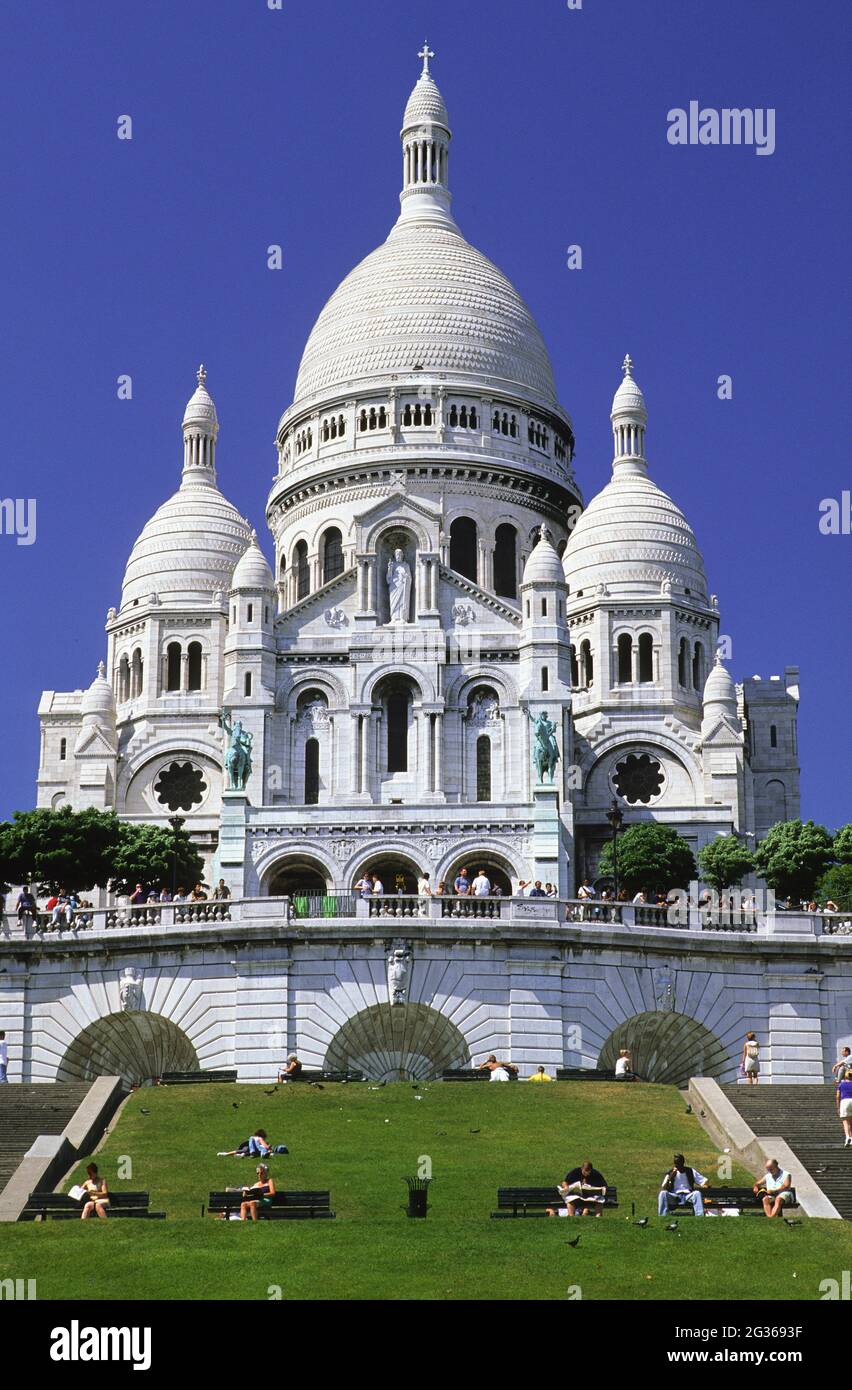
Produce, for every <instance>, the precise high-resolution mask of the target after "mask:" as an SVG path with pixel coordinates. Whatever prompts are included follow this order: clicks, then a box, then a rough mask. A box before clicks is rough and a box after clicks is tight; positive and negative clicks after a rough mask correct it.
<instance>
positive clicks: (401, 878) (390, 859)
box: [354, 849, 420, 893]
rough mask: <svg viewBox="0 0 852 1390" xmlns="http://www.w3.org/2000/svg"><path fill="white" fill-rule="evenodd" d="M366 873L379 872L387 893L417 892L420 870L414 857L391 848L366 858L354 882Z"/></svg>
mask: <svg viewBox="0 0 852 1390" xmlns="http://www.w3.org/2000/svg"><path fill="white" fill-rule="evenodd" d="M364 874H377V875H378V877H379V879H380V880H381V883H382V887H383V888H384V890H385V892H386V893H416V892H417V879H418V877H419V874H420V870H419V869H418V867H417V865H416V864H415V863H414V861H413V860H412V859H409V858H408V857H407V856H406V855H404V854H398V853H397V852H396V850H392V849H391V850H387V851H385V852H384V853H382V854H374V855H372V856H371V857H370V858H369V859H365V860H364V863H363V864H362V865H361V867H360V868H359V870H358V872H357V874H356V875H355V879H354V882H355V883H357V882H358V881H359V880H360V879H362V878H363V877H364Z"/></svg>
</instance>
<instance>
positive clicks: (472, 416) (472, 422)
mask: <svg viewBox="0 0 852 1390" xmlns="http://www.w3.org/2000/svg"><path fill="white" fill-rule="evenodd" d="M468 419H469V420H470V428H471V429H472V430H475V429H476V426H477V416H476V411H475V410H474V408H473V406H471V407H470V415H469V416H468Z"/></svg>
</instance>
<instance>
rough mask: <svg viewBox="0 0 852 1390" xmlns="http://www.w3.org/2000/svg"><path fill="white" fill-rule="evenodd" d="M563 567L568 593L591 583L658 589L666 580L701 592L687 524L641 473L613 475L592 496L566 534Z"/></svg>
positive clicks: (703, 583)
mask: <svg viewBox="0 0 852 1390" xmlns="http://www.w3.org/2000/svg"><path fill="white" fill-rule="evenodd" d="M563 567H564V570H565V578H566V579H567V581H568V583H569V586H570V590H571V594H572V595H573V594H575V593H576V592H577V590H578V589H583V590H585V589H587V588H592V587H593V586H594V585H596V584H606V585H607V586H608V587H612V588H614V589H615V590H616V591H621V592H624V593H629V592H634V591H638V592H645V593H647V592H648V591H649V589H653V590H655V591H656V592H657V593H659V591H660V584H661V582H662V581H663V580H665V579H670V580H671V581H672V583H673V584H675V585H677V586H678V588H680V589H690V590H691V592H692V593H693V594H695V595H696V596H700V597H703V598H706V596H707V580H706V578H705V575H704V561H703V560H702V558H701V552H700V551H699V549H698V546H697V544H696V541H695V536H694V535H693V533H692V529H691V527H690V526H689V523H688V522H687V520H686V518H685V517H684V515H683V513H682V512H681V511H680V509H679V508H678V507H677V506H675V504H674V502H673V501H672V500H671V498H670V497H667V496H666V494H665V493H664V492H663V491H662V490H661V489H660V488H658V487H657V485H656V483H654V482H652V481H651V479H650V478H649V477H647V475H645V474H644V473H641V472H635V473H634V472H627V473H620V472H619V473H616V475H615V476H614V477H613V478H612V479H611V480H610V482H608V483H607V485H606V487H605V488H604V489H603V491H602V492H599V493H598V495H597V497H594V498H593V499H592V501H591V502H590V503H589V505H588V507H587V508H586V510H585V511H584V512H583V513H582V515H581V516H580V518H579V520H578V521H577V524H576V526H575V527H574V530H573V531H572V533H571V536H570V539H569V541H568V545H567V547H566V550H565V555H564V557H563Z"/></svg>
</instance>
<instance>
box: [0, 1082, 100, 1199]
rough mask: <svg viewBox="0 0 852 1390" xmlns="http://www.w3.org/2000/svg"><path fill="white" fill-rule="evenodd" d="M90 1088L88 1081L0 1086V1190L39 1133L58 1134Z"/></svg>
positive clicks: (12, 1083)
mask: <svg viewBox="0 0 852 1390" xmlns="http://www.w3.org/2000/svg"><path fill="white" fill-rule="evenodd" d="M90 1087H91V1082H89V1081H67V1082H66V1081H57V1082H49V1083H46V1084H45V1085H43V1086H41V1085H30V1084H26V1083H20V1084H16V1083H15V1082H10V1083H9V1084H8V1085H6V1086H0V1191H2V1190H3V1188H4V1187H5V1186H6V1183H7V1182H8V1181H9V1179H10V1178H11V1176H12V1174H13V1173H14V1171H15V1169H16V1168H17V1167H18V1164H19V1163H20V1162H21V1159H22V1158H23V1157H24V1154H25V1153H26V1152H27V1149H28V1148H29V1147H30V1145H31V1144H32V1143H33V1140H34V1139H37V1138H38V1136H39V1135H40V1134H61V1133H62V1131H63V1129H64V1128H65V1126H66V1125H67V1124H68V1121H69V1120H70V1119H71V1117H72V1115H73V1114H74V1111H75V1110H76V1109H77V1106H78V1105H80V1104H81V1102H82V1101H83V1100H84V1099H85V1097H86V1095H87V1094H88V1092H89V1089H90Z"/></svg>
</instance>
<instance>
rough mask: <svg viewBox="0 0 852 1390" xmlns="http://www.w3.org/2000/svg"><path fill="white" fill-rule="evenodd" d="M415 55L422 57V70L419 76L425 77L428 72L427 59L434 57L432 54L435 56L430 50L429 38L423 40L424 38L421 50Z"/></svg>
mask: <svg viewBox="0 0 852 1390" xmlns="http://www.w3.org/2000/svg"><path fill="white" fill-rule="evenodd" d="M417 56H418V58H422V59H423V71H422V73H421V74H420V76H421V77H427V76H428V74H429V59H430V58H434V56H435V55H434V53H433V52H432V50H431V48H430V47H429V40H428V39H425V40H424V43H423V47H422V48H421V50H420V52H419V53H418V55H417Z"/></svg>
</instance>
